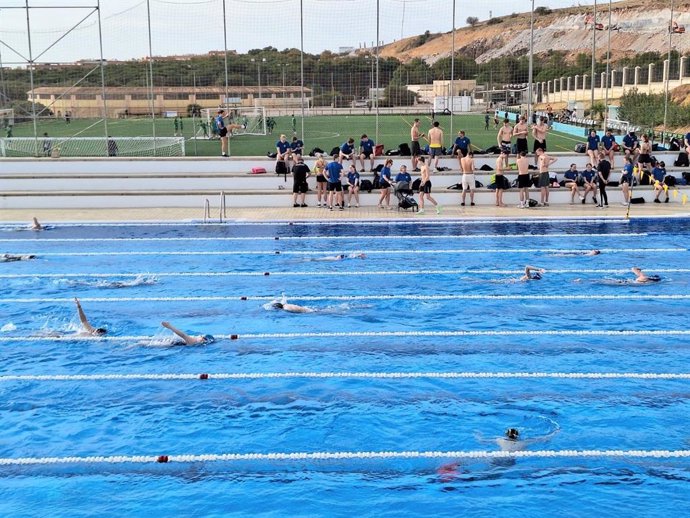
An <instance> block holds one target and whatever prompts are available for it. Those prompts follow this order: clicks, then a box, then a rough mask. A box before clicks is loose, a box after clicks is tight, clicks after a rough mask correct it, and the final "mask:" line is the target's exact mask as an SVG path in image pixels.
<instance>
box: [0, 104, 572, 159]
mask: <svg viewBox="0 0 690 518" xmlns="http://www.w3.org/2000/svg"><path fill="white" fill-rule="evenodd" d="M414 117H415V116H414V115H381V116H379V138H378V142H377V143H382V144H384V146H385V148H386V149H390V148H397V147H398V144H400V143H402V142H408V141H409V133H410V131H409V125H408V123H410V122H411V121H412V120H413V119H414ZM419 118H420V119H421V120H422V125H421V128H422V131H423V132H425V133H426V132H427V130H428V129H429V128H430V126H431V120H430V119H429V118H428V117H427V116H426V115H419ZM275 120H276V127H275V129H274V131H273V134H272V135H265V136H251V135H240V136H235V137H232V138H231V139H230V154H231V156H265V155H266V153H268V152H274V151H275V142H276V140H277V139H278V137H279V136H280V134H281V133H285V134H286V135H287V136H288V138H291V137H292V119H291V117H276V118H275ZM437 120H438V121H439V122H440V123H441V128H442V129H444V131H445V132H446V142H447V144H448V145H451V144H452V141H453V140H454V137H455V134H456V133H457V132H458V131H459V130H465V131H466V132H467V136H468V137H469V138H470V140H471V141H472V144H473V145H475V146H477V147H479V148H486V147H489V146H493V145H496V133H497V130H495V129H494V127H493V121H492V122H491V124H490V129H489V130H488V131H486V130H485V129H484V116H483V115H478V114H467V115H455V116H453V134H454V135H451V134H450V116H448V115H446V116H439V117H438V119H437ZM183 121H184V124H183V126H184V129H183V131H182V134H183V135H184V137H185V138H186V139H187V142H186V154H187V156H194V155H197V156H217V155H220V143H219V142H218V141H217V140H197V139H193V138H192V137H193V135H194V127H193V126H194V125H193V121H192V119H191V118H185V119H183ZM196 123H197V125H198V123H199V120H198V119H197V121H196ZM197 129H198V128H197ZM300 129H301V120H300V119H299V118H298V119H297V130H298V132H299V130H300ZM174 131H175V130H174V126H173V120H172V119H157V120H156V136H157V137H172V136H173V134H174ZM43 133H48V135H49V136H50V137H67V136H74V137H103V136H104V127H103V122H102V121H101V122H99V121H97V120H95V119H73V120H72V122H71V124H66V123H65V122H64V121H63V120H62V119H50V120H41V121H39V124H38V134H39V135H41V137H39V139H43V137H42V135H43ZM108 133H109V134H110V135H112V136H113V138H114V139H117V138H118V137H150V136H152V134H153V127H152V123H151V120H150V119H118V120H110V121H108ZM363 133H366V134H367V135H369V137H370V138H372V139H375V136H376V117H375V116H374V115H349V116H347V115H337V116H315V117H307V118H305V120H304V142H305V150H306V151H309V150H311V149H312V148H314V147H319V148H321V149H323V150H325V151H326V152H329V151H330V150H331V149H332V148H333V147H334V146H339V145H340V144H342V143H343V142H345V141H346V140H347V139H348V138H349V137H352V138H354V139H355V142H356V143H359V138H360V136H361V135H362V134H363ZM2 136H3V137H4V134H3V135H2ZM13 136H14V137H32V136H33V124H32V123H30V122H25V123H21V124H17V125H15V127H14V130H13ZM547 141H548V146H549V147H548V148H549V150H550V151H573V149H574V147H575V144H576V143H577V142H581V141H583V139H577V138H575V137H573V136H570V135H564V134H562V133H556V132H552V133H550V134H549V136H548V139H547ZM531 146H532V143H531V139H530V149H531Z"/></svg>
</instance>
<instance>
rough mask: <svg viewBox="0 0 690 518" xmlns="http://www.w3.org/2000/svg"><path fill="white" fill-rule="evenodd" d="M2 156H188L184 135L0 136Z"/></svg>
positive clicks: (0, 153) (0, 152) (0, 154)
mask: <svg viewBox="0 0 690 518" xmlns="http://www.w3.org/2000/svg"><path fill="white" fill-rule="evenodd" d="M0 156H3V157H8V156H10V157H12V156H15V157H21V156H52V157H61V156H69V157H98V156H112V157H116V156H126V157H137V156H159V157H167V156H185V142H184V137H160V138H158V137H157V138H155V139H154V138H153V137H111V138H109V139H105V138H103V137H72V138H70V137H45V136H42V137H39V138H38V139H35V138H32V137H12V138H0Z"/></svg>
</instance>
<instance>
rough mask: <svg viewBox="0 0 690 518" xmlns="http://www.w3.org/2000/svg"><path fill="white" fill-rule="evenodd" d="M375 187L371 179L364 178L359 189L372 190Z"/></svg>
mask: <svg viewBox="0 0 690 518" xmlns="http://www.w3.org/2000/svg"><path fill="white" fill-rule="evenodd" d="M373 189H374V184H373V183H372V182H371V180H362V181H361V182H360V183H359V190H360V191H367V192H371V191H372V190H373Z"/></svg>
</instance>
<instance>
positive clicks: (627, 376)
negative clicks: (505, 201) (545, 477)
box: [0, 372, 690, 382]
mask: <svg viewBox="0 0 690 518" xmlns="http://www.w3.org/2000/svg"><path fill="white" fill-rule="evenodd" d="M210 379H216V380H248V379H605V380H631V379H636V380H688V379H690V373H668V372H661V373H659V372H656V373H655V372H652V373H646V372H232V373H216V374H207V373H202V374H185V373H171V374H8V375H0V382H7V381H181V380H210Z"/></svg>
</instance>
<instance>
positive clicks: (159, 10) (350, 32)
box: [0, 0, 607, 65]
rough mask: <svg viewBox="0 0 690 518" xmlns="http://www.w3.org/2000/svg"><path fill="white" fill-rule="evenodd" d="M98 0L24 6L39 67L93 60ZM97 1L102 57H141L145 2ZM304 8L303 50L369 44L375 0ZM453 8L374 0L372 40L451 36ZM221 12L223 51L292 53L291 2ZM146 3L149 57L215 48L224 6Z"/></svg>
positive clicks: (519, 4)
mask: <svg viewBox="0 0 690 518" xmlns="http://www.w3.org/2000/svg"><path fill="white" fill-rule="evenodd" d="M24 3H25V0H0V53H1V56H0V57H1V58H2V60H3V62H4V63H5V64H8V65H9V64H10V63H13V62H21V61H24V60H26V59H28V56H29V48H28V38H27V28H26V25H27V20H26V11H25V10H24V9H9V8H8V7H23V6H24ZM97 3H98V2H97V0H50V1H49V0H29V5H30V6H36V7H37V8H35V9H30V24H31V39H32V53H33V56H34V59H35V60H36V61H48V62H60V61H76V60H78V59H97V58H98V56H99V53H98V41H99V40H98V25H97V14H96V11H95V9H94V8H93V7H94V6H95V5H97ZM100 3H101V19H102V28H103V48H104V57H105V58H106V59H131V58H139V57H143V56H146V55H148V52H149V51H148V24H147V18H148V15H147V2H146V0H101V2H100ZM578 3H579V4H580V5H592V4H593V1H581V2H577V1H573V0H535V6H537V7H539V6H548V7H551V8H558V7H570V6H573V5H577V4H578ZM600 3H601V2H600ZM606 3H607V2H606ZM303 5H304V23H305V32H304V47H305V50H306V51H307V52H311V53H318V52H321V51H322V50H333V51H337V50H338V49H339V47H358V46H360V45H363V44H366V45H367V46H370V45H372V44H373V43H374V42H375V41H376V16H375V13H376V1H375V0H303ZM452 5H453V2H452V0H380V13H381V23H380V37H381V40H383V42H384V43H389V42H391V41H393V40H396V39H400V38H401V36H402V37H407V36H412V35H416V34H421V33H423V32H424V31H426V30H429V31H431V32H447V31H450V30H451V28H452V18H453V16H452V15H453V9H452ZM40 6H43V7H45V6H52V7H53V8H50V9H41V8H38V7H40ZM57 6H79V7H80V8H74V7H72V8H66V7H57ZM225 6H226V20H227V31H228V38H227V39H228V49H236V50H238V51H239V52H246V51H247V50H249V49H252V48H263V47H267V46H273V47H276V48H278V49H280V50H282V49H284V48H288V47H295V48H299V46H300V31H299V29H300V23H299V22H300V2H299V0H226V2H225ZM148 7H150V12H151V32H152V49H153V54H154V55H157V56H161V55H175V54H190V53H202V54H203V53H206V52H208V51H209V50H222V49H223V46H224V45H223V14H222V9H223V0H186V1H183V0H149V4H148ZM530 7H531V1H530V0H486V1H483V2H471V1H468V0H456V9H455V11H456V13H455V18H456V27H463V26H465V20H466V19H467V17H468V16H476V17H478V18H479V19H480V20H485V19H487V18H489V16H490V15H492V16H503V15H508V14H510V13H513V12H524V11H527V10H529V9H530ZM85 17H86V20H85V21H84V22H83V23H81V24H80V25H78V24H79V22H80V20H82V19H83V18H85ZM75 25H78V27H77V28H76V30H74V31H72V32H71V33H69V34H67V35H66V36H64V35H65V33H66V32H67V31H68V30H70V28H72V27H73V26H75ZM61 37H62V39H61V40H60V41H59V42H57V43H56V44H55V45H54V46H53V47H52V48H48V47H50V46H51V45H52V44H53V43H54V42H55V41H56V40H58V39H59V38H61ZM46 49H48V50H46ZM18 54H21V56H22V57H19V56H18ZM39 55H40V57H38V58H37V57H36V56H39Z"/></svg>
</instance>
